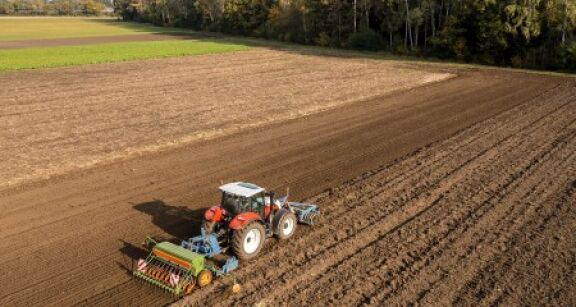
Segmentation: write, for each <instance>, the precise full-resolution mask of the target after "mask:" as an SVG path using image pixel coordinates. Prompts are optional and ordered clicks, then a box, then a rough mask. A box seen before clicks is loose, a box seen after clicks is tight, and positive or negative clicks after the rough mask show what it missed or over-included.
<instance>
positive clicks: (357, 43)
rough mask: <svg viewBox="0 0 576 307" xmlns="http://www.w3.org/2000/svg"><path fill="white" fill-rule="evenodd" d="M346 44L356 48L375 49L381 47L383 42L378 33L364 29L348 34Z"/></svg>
mask: <svg viewBox="0 0 576 307" xmlns="http://www.w3.org/2000/svg"><path fill="white" fill-rule="evenodd" d="M347 45H348V47H350V48H352V49H356V50H368V51H377V50H381V49H382V48H383V46H384V42H383V41H382V37H380V34H378V33H376V32H374V31H372V30H365V31H362V32H357V33H353V34H352V35H350V37H349V38H348V44H347Z"/></svg>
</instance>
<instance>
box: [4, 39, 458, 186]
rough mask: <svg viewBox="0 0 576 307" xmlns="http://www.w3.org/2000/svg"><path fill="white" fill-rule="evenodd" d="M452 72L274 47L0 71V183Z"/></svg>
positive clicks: (12, 182) (98, 161)
mask: <svg viewBox="0 0 576 307" xmlns="http://www.w3.org/2000/svg"><path fill="white" fill-rule="evenodd" d="M120 71H121V72H123V73H122V74H119V73H118V72H120ZM451 76H452V75H451V74H447V73H432V72H423V71H419V70H414V69H408V68H405V67H402V65H398V64H395V63H390V62H382V61H374V60H359V59H339V58H323V57H318V56H310V55H299V54H290V53H283V52H274V51H265V50H258V51H253V52H239V53H225V54H221V55H211V56H197V57H183V58H172V59H165V60H151V61H145V62H129V63H118V64H109V65H100V66H94V67H77V68H70V69H59V70H56V69H55V70H43V71H27V72H19V73H6V74H0V83H1V84H2V85H3V86H2V87H0V97H2V101H1V102H0V143H2V144H3V148H2V150H1V151H0V188H1V187H3V186H7V185H15V184H19V183H25V182H27V181H30V180H38V179H46V178H49V177H51V176H54V175H60V174H65V173H68V172H70V171H73V170H76V169H82V168H87V167H92V166H94V165H98V164H102V163H106V162H111V161H116V160H121V159H125V158H129V157H134V156H137V155H141V154H143V153H151V152H156V151H159V150H165V149H170V148H174V147H178V146H182V145H184V144H187V143H190V142H193V141H196V140H200V139H207V138H212V137H215V136H222V135H226V134H229V133H232V132H235V131H239V130H241V129H245V128H248V127H257V126H262V125H264V124H269V123H272V122H278V121H282V120H287V119H291V118H296V117H300V116H304V115H307V114H312V113H315V112H319V111H321V110H326V109H329V108H334V107H336V106H339V105H342V104H346V103H349V102H352V101H358V100H363V99H368V98H371V97H375V96H381V95H383V94H386V93H391V92H393V91H397V90H405V89H409V88H413V87H416V86H420V85H423V84H426V83H429V82H434V81H439V80H443V79H446V78H448V77H451Z"/></svg>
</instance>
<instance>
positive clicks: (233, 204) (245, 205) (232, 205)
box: [222, 193, 249, 216]
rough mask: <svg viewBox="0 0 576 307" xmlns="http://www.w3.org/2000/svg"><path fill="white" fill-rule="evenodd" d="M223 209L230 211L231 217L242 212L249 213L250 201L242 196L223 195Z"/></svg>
mask: <svg viewBox="0 0 576 307" xmlns="http://www.w3.org/2000/svg"><path fill="white" fill-rule="evenodd" d="M222 208H224V210H226V211H228V213H230V215H232V216H235V215H237V214H238V213H240V212H244V211H248V209H249V202H248V199H247V198H245V197H242V196H238V195H234V194H228V193H222Z"/></svg>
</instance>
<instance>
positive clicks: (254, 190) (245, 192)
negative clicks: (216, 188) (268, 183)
mask: <svg viewBox="0 0 576 307" xmlns="http://www.w3.org/2000/svg"><path fill="white" fill-rule="evenodd" d="M220 191H222V192H225V193H228V194H234V195H238V196H243V197H251V196H253V195H255V194H258V193H260V192H263V191H264V189H263V188H261V187H259V186H257V185H255V184H252V183H246V182H232V183H227V184H225V185H223V186H220Z"/></svg>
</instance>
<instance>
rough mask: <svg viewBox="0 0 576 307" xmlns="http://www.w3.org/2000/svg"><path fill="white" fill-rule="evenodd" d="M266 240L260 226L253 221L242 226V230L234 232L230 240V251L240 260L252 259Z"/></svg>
mask: <svg viewBox="0 0 576 307" xmlns="http://www.w3.org/2000/svg"><path fill="white" fill-rule="evenodd" d="M265 239H266V236H265V232H264V227H263V226H262V224H260V223H258V222H256V221H254V222H251V223H249V224H248V225H246V226H244V227H243V228H242V229H238V230H236V231H234V235H233V238H232V249H233V251H234V253H235V254H236V256H238V258H240V259H242V260H248V259H252V258H254V257H255V256H256V255H258V253H259V252H260V250H261V249H262V246H264V240H265Z"/></svg>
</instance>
